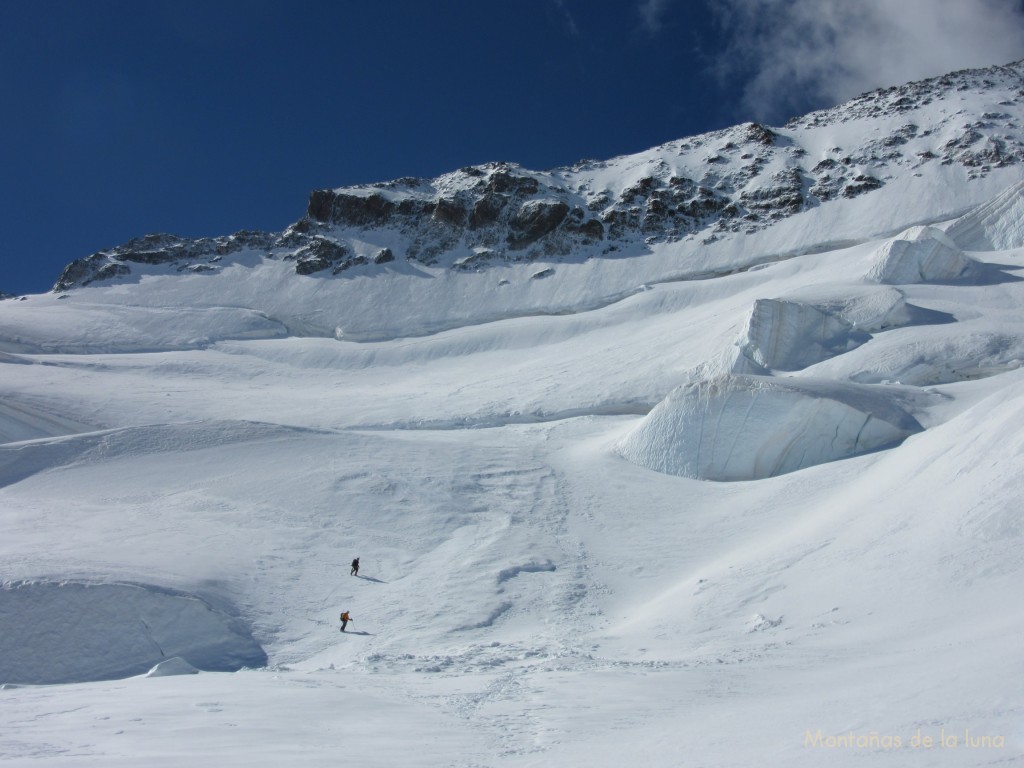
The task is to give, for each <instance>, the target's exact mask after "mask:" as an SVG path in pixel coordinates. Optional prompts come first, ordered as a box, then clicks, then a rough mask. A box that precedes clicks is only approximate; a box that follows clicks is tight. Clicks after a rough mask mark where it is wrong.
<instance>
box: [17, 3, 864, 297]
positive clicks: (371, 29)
mask: <svg viewBox="0 0 1024 768" xmlns="http://www.w3.org/2000/svg"><path fill="white" fill-rule="evenodd" d="M714 1H715V0H709V2H708V3H705V2H701V1H700V0H515V1H514V2H506V1H505V0H464V1H463V2H456V1H454V0H452V1H446V0H429V1H428V0H404V1H400V0H374V1H373V2H365V0H363V1H362V2H344V1H342V0H339V1H338V2H301V1H291V2H287V3H285V2H270V1H269V0H245V1H244V2H235V1H233V0H201V1H196V0H167V1H166V2H162V1H161V2H145V1H144V0H132V1H131V2H121V1H120V0H88V2H86V1H85V0H39V1H38V2H16V1H15V0H0V104H2V105H3V108H4V109H3V115H4V116H3V118H2V119H0V153H2V155H0V159H2V174H0V206H2V207H0V210H2V211H3V223H4V225H5V226H4V227H3V230H4V231H3V235H2V238H0V290H2V291H4V292H7V293H30V292H41V291H45V290H48V289H49V288H50V286H51V285H52V284H53V282H54V281H55V279H56V277H57V276H58V274H59V273H60V271H61V269H62V268H63V267H64V266H65V265H66V264H67V263H68V262H70V261H72V260H73V259H75V258H79V257H82V256H87V255H89V254H90V253H93V252H95V251H97V250H100V249H103V248H107V247H111V246H114V245H118V244H120V243H123V242H124V241H126V240H128V239H129V238H131V237H134V236H138V235H142V234H146V233H150V232H173V233H175V234H179V235H184V236H204V235H221V234H229V233H231V232H233V231H236V230H239V229H264V230H271V231H276V230H280V229H283V228H284V227H285V226H287V225H288V224H289V223H291V222H293V221H295V220H297V219H299V218H300V217H301V216H302V215H303V213H304V211H305V205H306V199H307V196H308V194H309V192H310V191H311V190H313V189H317V188H324V187H338V186H344V185H347V184H356V183H363V182H372V181H384V180H388V179H392V178H396V177H400V176H428V177H430V176H436V175H438V174H440V173H444V172H447V171H450V170H453V169H455V168H459V167H462V166H465V165H470V164H476V163H482V162H487V161H491V160H509V161H513V162H517V163H521V164H523V165H525V166H527V167H529V168H534V169H544V168H549V167H553V166H559V165H567V164H571V163H573V162H575V161H576V160H579V159H581V158H608V157H612V156H615V155H619V154H625V153H631V152H638V151H641V150H643V149H646V148H648V147H651V146H654V145H656V144H660V143H662V142H665V141H669V140H672V139H676V138H680V137H683V136H688V135H692V134H695V133H700V132H703V131H706V130H711V129H715V128H721V127H724V126H727V125H731V124H734V123H736V122H740V121H743V120H746V119H752V118H754V117H759V116H758V115H754V114H752V113H751V110H750V109H748V108H745V107H744V106H743V105H744V104H745V103H746V104H749V103H750V100H749V98H747V100H746V101H745V100H744V89H745V87H746V86H747V85H748V84H749V82H750V81H751V79H752V77H753V69H752V68H751V67H748V68H747V69H746V70H744V68H743V67H739V68H734V69H732V70H731V72H730V75H729V76H728V77H722V76H719V75H716V74H714V73H715V72H716V71H719V69H716V68H720V65H721V63H722V61H723V60H724V59H723V56H724V52H725V51H727V50H728V49H729V46H730V45H734V44H735V41H736V38H735V37H731V38H729V37H726V35H725V33H724V31H723V30H724V29H725V24H724V19H725V17H723V16H722V14H721V6H722V3H720V2H719V3H718V5H719V11H718V13H713V12H712V10H711V5H712V4H713V3H714ZM734 1H735V0H734ZM734 21H735V20H734ZM879 84H883V83H879ZM812 94H813V91H811V90H808V93H807V95H806V97H804V96H802V95H801V94H800V93H796V94H794V93H788V94H787V102H788V103H787V107H790V106H792V107H796V106H799V107H800V108H801V111H803V110H805V109H809V108H811V107H817V106H824V105H825V103H814V102H815V99H817V101H819V102H823V98H822V96H821V95H820V94H819V95H818V96H817V97H815V96H814V95H812ZM747 96H749V94H747ZM794 111H795V109H790V110H789V111H788V112H787V113H786V114H780V115H778V117H779V118H780V119H781V118H784V117H785V116H787V115H788V114H791V113H794Z"/></svg>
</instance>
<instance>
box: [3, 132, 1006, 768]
mask: <svg viewBox="0 0 1024 768" xmlns="http://www.w3.org/2000/svg"><path fill="white" fill-rule="evenodd" d="M893 119H895V118H893ZM843 130H846V127H844V126H843V125H840V126H837V127H836V128H835V131H836V133H837V134H839V133H842V131H843ZM851 130H852V129H851ZM841 138H842V137H841V136H830V137H822V138H821V143H822V146H823V147H824V146H829V145H830V144H831V143H834V142H836V141H839V140H840V139H841ZM953 174H954V169H950V168H946V167H941V168H938V169H934V168H933V169H931V170H929V169H928V168H925V169H923V170H922V171H921V172H920V173H918V174H917V176H916V177H909V176H908V178H909V179H910V180H909V181H907V184H908V185H914V184H916V185H917V186H912V189H913V190H914V194H913V195H912V196H911V195H908V196H907V199H903V198H901V197H900V194H901V191H900V189H901V188H900V184H899V183H897V182H893V183H891V184H889V185H887V188H886V189H887V190H888V191H886V192H885V196H884V197H881V196H880V197H879V198H877V199H876V202H875V203H872V202H871V200H872V198H871V196H870V195H867V196H864V197H860V198H857V199H855V200H850V201H847V200H837V201H833V203H829V204H825V205H822V206H820V207H819V208H817V209H814V210H810V211H806V212H804V213H801V214H799V215H797V216H794V217H793V218H791V219H789V220H787V221H785V222H782V223H781V224H779V225H777V227H776V228H773V229H768V230H765V231H764V232H763V233H762V235H760V236H759V237H752V238H741V237H740V238H733V239H726V240H724V241H723V242H722V243H720V244H717V245H715V246H714V247H708V248H705V247H704V246H702V245H701V244H700V243H686V244H675V245H673V244H662V245H659V246H657V247H652V248H651V249H649V251H648V252H647V253H646V254H645V255H642V256H639V257H637V259H635V260H631V259H627V258H623V259H618V260H614V259H613V260H606V261H603V262H602V261H600V260H590V261H585V262H581V263H574V264H558V265H554V266H552V267H551V268H552V269H554V273H553V274H552V275H551V276H550V277H545V278H544V279H542V280H538V279H535V278H534V276H535V275H536V273H537V272H538V270H541V269H543V268H546V267H547V266H548V265H544V264H530V263H527V264H509V265H506V266H502V267H494V268H492V269H488V270H483V271H481V272H467V273H458V274H455V273H453V272H451V271H446V270H445V269H443V268H438V269H436V270H433V271H431V270H427V269H424V271H423V274H417V275H413V274H408V273H403V272H401V271H400V270H399V271H396V272H395V273H394V274H381V275H377V276H372V277H359V278H351V279H349V278H345V279H341V278H338V279H329V278H309V277H305V276H296V275H294V274H291V275H288V274H286V270H287V269H290V267H289V266H287V265H284V264H282V263H280V262H274V261H272V260H265V261H261V260H260V259H257V258H255V257H253V258H249V259H248V261H246V263H245V264H238V265H236V266H233V267H228V268H225V269H224V270H223V271H221V272H219V273H217V274H209V275H177V274H170V273H167V274H161V273H159V268H156V267H154V268H153V270H152V273H151V274H147V275H144V276H142V277H140V278H138V279H133V280H130V281H126V282H124V283H114V284H110V285H100V284H97V285H95V286H91V287H87V288H80V289H75V290H72V291H70V292H68V293H66V294H61V295H55V294H54V295H40V296H29V297H26V298H25V299H24V300H21V301H19V300H4V301H0V531H2V535H0V564H2V574H3V582H2V588H0V627H2V632H0V683H2V684H3V685H2V690H0V762H4V763H9V764H11V765H26V766H27V765H31V766H104V767H107V766H140V765H145V766H179V765H190V766H211V767H212V766H218V767H220V766H235V765H237V766H246V767H247V768H252V767H253V766H279V765H293V764H294V765H303V766H328V765H331V766H334V765H337V764H339V763H341V762H344V763H354V764H363V765H397V766H432V767H433V766H460V767H463V768H477V767H479V766H496V767H506V766H507V767H508V768H513V767H515V766H524V767H525V766H552V765H556V766H557V765H563V766H564V765H588V766H619V765H623V764H629V765H644V766H666V767H667V766H679V765H701V766H739V765H778V766H792V765H807V766H812V765H814V766H817V765H830V766H832V765H834V766H846V765H850V766H854V765H865V764H868V763H870V764H871V765H879V766H894V767H896V766H900V767H902V766H907V765H942V766H982V765H996V764H998V765H1024V700H1022V698H1021V693H1020V680H1021V678H1022V676H1024V656H1022V655H1021V652H1020V651H1021V638H1022V637H1024V612H1022V609H1021V601H1020V595H1021V593H1022V587H1024V517H1022V516H1021V512H1020V499H1021V498H1022V496H1024V370H1022V360H1024V312H1022V307H1024V279H1022V278H1024V220H1022V219H1021V217H1020V215H1019V213H1020V210H1021V208H1022V206H1024V202H1022V201H1024V187H1021V186H1020V184H1019V183H1018V182H1019V174H1020V172H1019V168H1018V167H1017V166H1012V165H1011V166H1009V167H1007V168H1000V169H996V170H993V172H992V173H991V174H990V175H989V176H987V177H986V178H985V179H980V180H975V181H971V182H968V181H967V180H966V178H964V177H959V178H956V177H954V175H953ZM940 182H942V183H940ZM927 190H932V192H931V193H929V192H928V191H927ZM989 198H992V200H991V202H987V201H988V199H989ZM878 201H881V202H878ZM872 205H876V206H881V207H880V208H875V209H873V208H871V206H872ZM883 209H884V213H883ZM840 211H842V212H843V213H840ZM961 213H962V214H963V215H962V216H961V215H959V214H961ZM840 220H841V221H842V224H841V226H839V225H838V224H837V222H839V221H840ZM795 233H798V235H797V234H795ZM787 238H789V240H788V241H787ZM687 249H689V250H687ZM681 264H684V265H690V266H688V267H687V268H686V269H681V267H680V265H681ZM691 267H692V268H691ZM502 281H504V282H502ZM499 283H500V284H499ZM356 556H359V557H360V558H361V564H362V567H361V570H360V573H359V575H358V576H351V575H350V574H349V565H348V564H349V562H350V561H351V559H352V558H353V557H356ZM343 610H348V611H350V612H351V614H352V617H353V622H352V623H351V624H350V625H349V627H348V631H347V632H345V633H344V634H342V633H341V632H339V622H338V616H339V613H340V612H341V611H343Z"/></svg>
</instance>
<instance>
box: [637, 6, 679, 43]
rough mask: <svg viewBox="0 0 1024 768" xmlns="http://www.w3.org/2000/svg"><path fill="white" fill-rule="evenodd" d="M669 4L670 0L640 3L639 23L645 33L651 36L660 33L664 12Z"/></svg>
mask: <svg viewBox="0 0 1024 768" xmlns="http://www.w3.org/2000/svg"><path fill="white" fill-rule="evenodd" d="M671 2H672V0H643V2H641V3H640V6H639V8H638V10H639V11H640V23H641V26H642V27H643V29H644V30H645V31H647V32H648V33H649V34H651V35H657V34H658V33H659V32H661V28H662V23H663V19H664V17H665V11H667V10H668V6H669V4H670V3H671Z"/></svg>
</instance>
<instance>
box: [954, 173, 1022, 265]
mask: <svg viewBox="0 0 1024 768" xmlns="http://www.w3.org/2000/svg"><path fill="white" fill-rule="evenodd" d="M946 234H947V235H948V236H949V238H950V239H951V240H953V241H954V242H955V243H956V244H957V245H959V246H960V247H961V248H964V249H966V250H969V251H1005V250H1009V249H1010V248H1020V247H1021V246H1022V245H1024V181H1022V182H1018V183H1017V184H1014V185H1013V186H1011V187H1009V188H1008V189H1006V190H1005V191H1003V192H1001V193H1000V194H998V195H996V196H995V197H994V198H992V199H991V200H989V201H988V202H987V203H984V204H983V205H981V206H979V207H977V208H975V209H974V210H973V211H971V212H970V213H968V214H966V215H964V216H961V217H960V218H959V219H958V220H957V221H955V222H953V224H952V225H950V227H949V228H948V229H947V230H946Z"/></svg>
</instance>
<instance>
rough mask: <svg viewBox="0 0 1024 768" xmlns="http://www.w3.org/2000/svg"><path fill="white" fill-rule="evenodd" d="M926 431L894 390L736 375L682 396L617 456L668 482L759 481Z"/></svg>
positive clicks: (660, 409)
mask: <svg viewBox="0 0 1024 768" xmlns="http://www.w3.org/2000/svg"><path fill="white" fill-rule="evenodd" d="M919 431H921V425H920V424H919V423H918V422H917V420H916V419H915V418H914V417H913V416H911V415H910V414H909V413H907V412H906V411H905V410H903V409H902V408H901V407H900V406H899V405H897V404H896V402H895V400H894V398H893V395H892V392H891V391H890V390H884V389H882V388H872V387H867V386H860V385H855V384H840V383H834V382H826V381H810V380H806V379H803V380H794V379H771V378H766V377H759V376H742V375H731V376H729V375H727V376H723V377H721V378H719V379H716V380H712V381H706V382H700V383H697V384H687V385H684V386H682V387H679V388H677V389H675V390H673V391H672V392H671V393H669V395H668V397H666V398H665V400H663V401H662V402H661V403H659V404H658V405H657V406H656V407H655V408H654V410H652V411H651V413H650V414H649V415H648V416H647V417H646V418H645V419H643V421H642V422H641V423H640V424H639V425H638V426H637V427H636V428H635V429H634V430H633V431H632V432H630V433H629V434H628V435H627V436H626V437H625V438H624V439H622V440H621V441H620V442H619V443H618V444H617V446H616V450H617V451H618V453H619V454H620V455H622V456H623V457H624V458H625V459H627V460H629V461H631V462H633V463H635V464H639V465H640V466H643V467H647V468H648V469H653V470H655V471H657V472H664V473H666V474H671V475H681V476H683V477H692V478H698V479H703V480H759V479H763V478H766V477H774V476H776V475H781V474H785V473H787V472H794V471H796V470H798V469H803V468H804V467H809V466H813V465H815V464H823V463H825V462H829V461H836V460H837V459H843V458H847V457H850V456H855V455H857V454H861V453H866V452H868V451H873V450H877V449H879V448H883V447H886V446H891V445H895V444H897V443H899V442H900V441H902V440H903V439H905V438H906V437H908V436H909V435H912V434H914V433H915V432H919Z"/></svg>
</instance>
